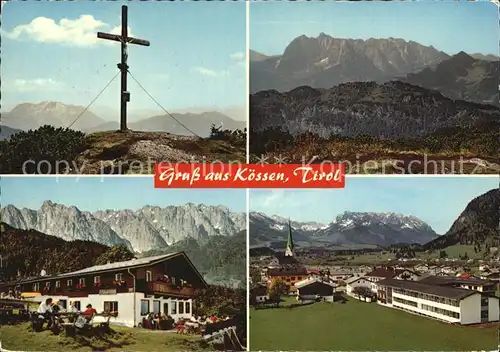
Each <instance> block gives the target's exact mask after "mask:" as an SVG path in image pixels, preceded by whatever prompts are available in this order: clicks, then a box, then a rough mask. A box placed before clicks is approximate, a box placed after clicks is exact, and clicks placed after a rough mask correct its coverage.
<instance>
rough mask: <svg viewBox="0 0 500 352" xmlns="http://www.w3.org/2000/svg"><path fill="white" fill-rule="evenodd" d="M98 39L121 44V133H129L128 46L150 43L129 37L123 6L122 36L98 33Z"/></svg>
mask: <svg viewBox="0 0 500 352" xmlns="http://www.w3.org/2000/svg"><path fill="white" fill-rule="evenodd" d="M97 38H100V39H106V40H113V41H115V42H120V43H121V62H120V63H119V64H118V65H117V66H118V68H119V69H120V71H121V88H120V131H122V132H125V131H127V103H128V102H129V101H130V92H128V91H127V73H128V68H129V66H128V65H127V57H128V54H127V44H129V43H130V44H136V45H142V46H149V45H150V43H149V41H147V40H144V39H139V38H133V37H129V36H128V8H127V6H125V5H124V6H122V34H121V35H118V34H111V33H103V32H97Z"/></svg>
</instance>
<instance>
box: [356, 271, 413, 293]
mask: <svg viewBox="0 0 500 352" xmlns="http://www.w3.org/2000/svg"><path fill="white" fill-rule="evenodd" d="M364 277H365V278H366V279H367V280H368V281H370V282H371V290H372V292H374V293H377V287H378V285H377V283H378V282H379V281H380V280H385V279H397V280H410V281H415V280H418V279H419V278H420V275H418V274H417V273H415V272H413V271H411V270H408V269H396V268H393V267H379V268H376V269H374V270H373V271H371V272H369V273H367V274H366V275H365V276H364Z"/></svg>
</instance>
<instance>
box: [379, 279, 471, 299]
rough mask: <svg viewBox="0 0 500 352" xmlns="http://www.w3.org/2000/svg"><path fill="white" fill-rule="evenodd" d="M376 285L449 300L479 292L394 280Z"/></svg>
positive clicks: (387, 280) (383, 281)
mask: <svg viewBox="0 0 500 352" xmlns="http://www.w3.org/2000/svg"><path fill="white" fill-rule="evenodd" d="M377 285H380V286H386V287H392V288H401V289H405V290H410V291H415V292H420V293H426V294H429V295H435V296H438V297H444V298H451V299H459V300H460V299H464V298H466V297H469V296H471V295H473V294H477V293H479V292H477V291H473V290H466V289H462V288H454V287H447V286H436V285H430V284H423V283H421V282H420V281H407V280H395V279H384V280H380V281H379V282H377Z"/></svg>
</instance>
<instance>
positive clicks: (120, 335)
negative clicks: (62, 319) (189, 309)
mask: <svg viewBox="0 0 500 352" xmlns="http://www.w3.org/2000/svg"><path fill="white" fill-rule="evenodd" d="M0 341H1V342H2V347H3V348H5V349H8V350H14V351H25V352H30V351H51V352H67V351H72V352H92V351H106V352H121V351H127V352H140V351H144V352H146V351H147V352H155V351H158V352H160V351H210V350H211V349H210V348H209V346H208V345H207V344H206V343H204V342H202V341H201V339H200V337H199V336H190V335H178V334H176V333H175V332H165V331H154V330H147V329H139V328H133V329H132V328H125V327H112V332H111V333H109V334H106V335H105V336H100V337H96V336H94V337H86V336H83V335H80V334H77V335H76V336H75V337H66V336H64V333H61V334H59V335H54V334H53V333H52V332H51V331H42V332H32V331H30V326H29V324H20V325H3V326H0Z"/></svg>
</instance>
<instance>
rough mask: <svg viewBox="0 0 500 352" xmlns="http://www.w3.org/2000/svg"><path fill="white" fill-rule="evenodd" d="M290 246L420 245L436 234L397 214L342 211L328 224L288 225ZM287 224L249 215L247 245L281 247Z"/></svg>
mask: <svg viewBox="0 0 500 352" xmlns="http://www.w3.org/2000/svg"><path fill="white" fill-rule="evenodd" d="M291 226H292V234H293V238H294V242H295V243H296V244H298V245H302V246H311V245H315V246H341V247H346V248H352V247H363V246H389V245H391V244H397V243H408V244H411V243H417V244H424V243H427V242H429V241H431V240H434V239H436V238H438V234H436V232H434V230H433V229H432V228H431V227H430V226H429V225H428V224H426V223H425V222H423V221H422V220H420V219H418V218H416V217H414V216H407V215H403V214H397V213H367V212H365V213H363V212H349V211H346V212H344V213H342V214H339V215H338V216H337V217H336V218H335V219H334V220H333V221H332V222H331V223H329V224H321V223H317V222H292V223H291ZM287 235H288V220H286V219H284V218H281V217H279V216H276V215H274V216H269V215H266V214H263V213H259V212H251V213H250V244H251V245H257V244H269V243H270V242H274V243H276V242H282V243H284V242H285V241H286V239H287Z"/></svg>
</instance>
